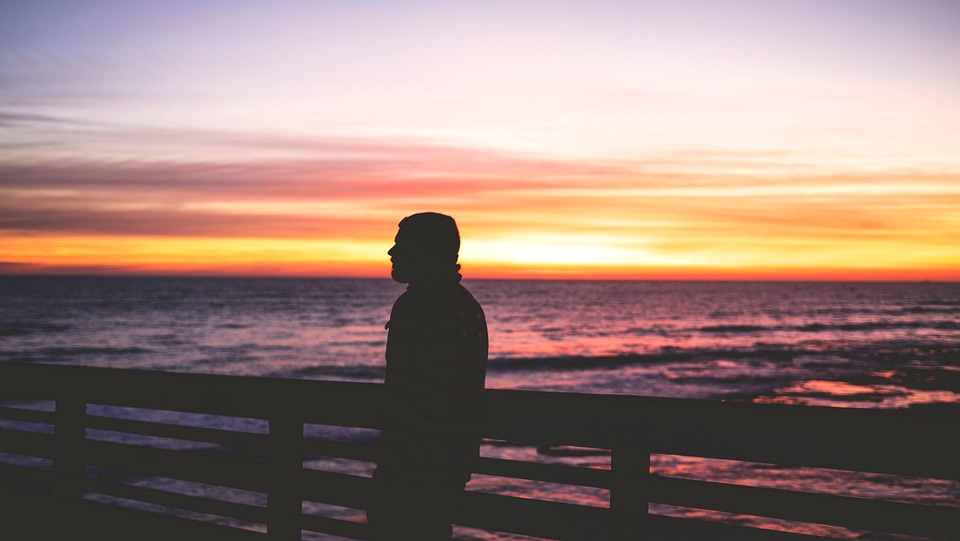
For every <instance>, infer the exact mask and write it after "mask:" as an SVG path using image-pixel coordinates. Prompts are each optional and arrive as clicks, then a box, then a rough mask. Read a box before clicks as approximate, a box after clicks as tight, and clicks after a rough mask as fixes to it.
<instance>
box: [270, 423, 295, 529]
mask: <svg viewBox="0 0 960 541" xmlns="http://www.w3.org/2000/svg"><path fill="white" fill-rule="evenodd" d="M278 406H279V405H278ZM269 422H270V434H269V445H270V451H269V453H268V460H269V471H270V482H269V492H268V493H267V520H268V523H267V534H268V537H269V539H270V540H271V541H294V540H296V541H299V539H300V529H301V527H300V522H301V521H300V516H301V505H302V499H303V497H302V490H301V484H302V475H301V474H302V470H303V421H302V418H301V417H300V415H299V414H298V412H297V411H295V409H294V408H292V407H286V408H285V407H276V408H274V411H273V414H272V415H271V417H270V419H269Z"/></svg>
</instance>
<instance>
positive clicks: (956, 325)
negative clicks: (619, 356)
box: [679, 320, 960, 334]
mask: <svg viewBox="0 0 960 541" xmlns="http://www.w3.org/2000/svg"><path fill="white" fill-rule="evenodd" d="M896 329H932V330H943V331H955V330H960V321H929V320H907V321H866V322H862V323H808V324H806V325H706V326H701V327H693V328H690V329H687V330H688V331H694V332H702V333H720V334H737V333H745V334H746V333H768V332H809V333H820V332H856V331H884V330H896ZM679 332H683V330H681V331H679Z"/></svg>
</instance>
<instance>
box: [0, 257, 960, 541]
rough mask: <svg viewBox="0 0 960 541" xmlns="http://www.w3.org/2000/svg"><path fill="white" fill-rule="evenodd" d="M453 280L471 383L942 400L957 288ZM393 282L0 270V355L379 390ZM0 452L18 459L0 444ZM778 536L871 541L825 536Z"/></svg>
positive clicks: (667, 463)
mask: <svg viewBox="0 0 960 541" xmlns="http://www.w3.org/2000/svg"><path fill="white" fill-rule="evenodd" d="M464 285H465V286H466V287H467V288H469V289H470V290H471V291H472V292H473V294H474V296H475V297H476V298H477V300H479V301H480V303H481V304H482V305H483V307H484V310H485V312H486V315H487V321H488V325H489V331H490V346H491V347H490V361H489V364H488V375H487V387H489V388H498V389H530V390H545V391H561V392H565V391H568V392H584V393H604V394H625V395H643V396H664V397H680V398H703V399H722V400H736V401H746V402H757V403H784V404H796V405H816V406H831V407H857V408H941V409H956V408H960V283H841V282H683V281H676V282H671V281H524V280H504V281H499V280H469V279H467V280H464ZM403 287H404V286H403V285H401V284H397V283H394V282H392V281H390V280H387V279H308V278H304V279H294V278H173V277H21V276H7V277H0V362H7V361H19V362H36V363H63V364H80V365H91V366H106V367H114V368H126V369H146V370H162V371H177V372H198V373H211V374H230V375H245V376H262V377H277V378H307V379H329V380H346V381H363V382H380V381H382V379H383V374H384V361H383V352H384V347H385V345H386V331H385V330H384V324H385V323H386V321H387V320H388V319H389V314H390V308H391V306H392V303H393V301H394V300H395V299H396V297H397V296H398V295H400V293H402V291H403ZM356 437H357V438H358V439H360V440H362V439H364V438H370V437H371V436H370V435H369V434H358V435H357V436H356ZM891 437H894V436H893V435H892V436H891ZM483 453H484V455H485V456H499V457H509V458H518V457H519V458H523V459H526V460H534V461H544V460H560V461H561V462H567V463H571V464H577V465H581V466H586V467H597V468H607V467H609V455H608V454H607V455H603V454H597V455H585V456H573V457H566V458H560V459H556V458H555V457H547V456H542V453H540V454H538V453H539V451H538V450H537V449H535V448H532V447H526V448H525V447H510V446H502V445H485V446H484V449H483ZM0 455H3V454H2V453H0ZM0 460H6V461H13V462H16V460H15V458H10V456H8V455H7V456H6V458H5V456H0ZM333 467H334V468H336V467H337V466H336V465H333ZM344 467H346V466H344ZM351 467H352V466H351ZM652 468H653V470H654V471H656V472H658V473H665V474H671V472H673V473H676V472H678V471H681V470H682V471H683V472H685V475H692V476H693V477H694V478H697V476H700V478H704V479H713V480H725V481H729V482H735V483H737V482H744V483H748V484H751V483H752V484H763V483H769V484H773V486H783V485H784V484H786V485H791V486H804V487H810V486H813V487H814V490H819V491H826V492H830V493H840V494H843V493H854V494H857V495H861V496H862V495H864V494H866V497H878V498H884V499H892V500H895V501H908V502H911V501H923V502H927V503H931V502H932V503H935V504H937V505H949V506H957V507H960V483H956V482H949V481H942V482H941V481H937V480H905V479H903V478H892V476H887V477H884V476H876V475H874V476H861V477H860V478H855V477H856V476H854V477H851V476H850V474H844V473H841V472H827V471H824V470H820V471H806V470H804V471H799V470H797V469H791V470H789V471H788V470H787V469H783V470H771V469H770V468H769V467H764V468H758V467H753V466H751V465H749V464H747V465H744V463H736V464H728V463H726V461H718V460H705V459H685V458H684V457H671V456H660V457H657V456H655V457H654V459H653V462H652ZM361 469H362V468H361ZM354 473H360V474H369V470H365V471H359V472H354ZM144 482H145V483H146V484H148V485H150V484H151V481H150V480H149V479H148V480H146V481H144ZM158 483H161V481H159V480H154V484H155V485H156V486H160V485H159V484H158ZM163 483H167V485H163V486H165V487H166V488H165V489H170V490H179V491H184V490H188V488H189V487H185V486H177V485H176V483H174V484H173V486H172V488H171V487H170V486H168V485H169V481H163ZM471 487H472V489H476V490H484V491H491V492H498V493H506V494H516V495H522V494H523V493H524V492H525V491H530V490H536V491H538V492H541V491H543V490H547V491H548V490H549V489H543V488H538V487H533V488H531V487H530V486H521V485H518V484H515V483H513V482H512V481H510V482H508V481H506V480H504V478H486V477H483V476H479V477H476V478H475V479H474V481H471V485H470V487H468V488H471ZM553 496H554V499H557V500H559V501H576V502H580V503H587V504H595V505H605V501H604V498H605V496H604V494H603V493H602V491H597V490H593V489H586V488H585V489H583V490H582V491H579V492H575V493H566V494H555V495H553ZM652 511H653V512H656V510H652ZM661 512H663V513H668V514H669V513H670V512H671V511H670V510H661ZM346 513H347V514H346V515H344V516H347V517H348V518H350V514H349V512H346ZM708 518H709V517H708ZM713 518H716V517H713ZM353 519H357V520H362V517H360V518H358V517H356V516H354V517H353ZM717 519H718V520H722V519H723V517H720V518H717ZM774 527H777V526H776V525H774ZM804 528H806V529H804ZM824 528H826V527H824ZM781 529H788V530H790V529H791V527H789V526H783V527H782V528H781ZM795 531H800V532H805V533H816V534H819V535H831V536H835V537H840V538H858V539H871V537H864V536H862V535H861V534H859V533H857V532H852V533H851V532H847V531H844V530H843V529H837V528H833V529H829V528H828V529H826V530H824V529H822V528H821V529H815V530H810V527H809V526H805V527H802V528H800V529H798V530H797V529H795ZM458 535H459V537H462V538H466V539H483V540H492V539H523V538H522V537H520V536H510V535H506V534H493V533H490V532H476V531H459V534H458ZM877 539H880V538H877ZM883 539H892V538H891V537H883Z"/></svg>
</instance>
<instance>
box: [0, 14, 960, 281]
mask: <svg viewBox="0 0 960 541" xmlns="http://www.w3.org/2000/svg"><path fill="white" fill-rule="evenodd" d="M641 4H643V3H634V2H615V1H602V2H601V1H598V2H591V3H578V2H553V3H541V2H530V3H519V4H517V3H499V2H491V3H489V4H484V6H483V7H480V6H479V5H478V6H476V7H465V6H459V7H453V6H451V7H450V8H449V9H443V10H440V9H437V8H436V6H435V5H432V4H430V3H426V2H409V3H405V4H404V6H403V7H402V9H401V7H398V6H397V5H394V4H390V3H385V4H377V3H373V4H371V5H370V6H367V7H366V8H364V9H360V8H358V7H351V6H339V7H331V6H326V5H320V4H318V5H316V6H312V7H310V6H305V5H303V4H302V3H291V4H290V5H287V6H285V8H283V9H280V8H271V9H269V10H266V9H264V8H258V7H255V6H234V7H232V8H231V7H225V6H222V5H220V4H219V3H214V2H182V3H180V2H173V3H172V4H170V5H169V6H167V7H165V8H164V9H163V10H159V9H157V10H155V9H153V8H149V7H146V5H139V6H138V5H136V3H129V4H124V3H119V4H116V5H111V6H106V4H104V5H100V4H96V5H94V6H92V7H88V8H80V7H78V6H77V5H75V4H74V3H68V2H64V3H62V5H61V6H59V7H60V9H54V10H51V9H41V8H40V7H39V6H34V7H30V6H31V5H30V4H23V5H17V6H13V5H4V6H3V7H0V73H2V75H0V273H6V274H20V273H54V274H56V273H91V274H103V273H108V274H113V273H148V274H167V273H173V274H203V275H210V274H227V275H235V274H239V275H296V276H382V277H386V276H388V275H389V262H388V260H387V256H386V250H387V249H388V248H389V247H390V245H391V243H392V239H393V236H394V234H395V228H396V224H397V222H398V221H399V220H400V219H401V218H403V217H404V216H406V215H409V214H412V213H415V212H420V211H428V210H429V211H437V212H444V213H447V214H450V215H452V216H454V217H455V218H456V219H457V221H458V223H459V225H460V228H461V234H462V237H463V242H462V249H461V263H462V265H463V273H464V275H465V276H466V277H468V278H480V277H484V278H489V277H536V278H543V277H546V278H625V279H645V278H655V279H799V280H803V279H812V280H859V279H864V280H924V279H930V280H960V233H958V232H960V77H958V71H957V70H956V66H957V65H960V34H958V33H957V32H955V28H956V24H955V23H958V22H960V8H958V7H957V6H958V5H957V4H956V3H951V2H939V1H933V0H931V1H930V2H924V3H922V4H919V5H918V4H916V3H912V2H904V3H898V2H884V3H881V4H880V5H877V4H875V3H871V2H866V3H857V2H851V3H836V2H828V1H822V2H821V1H816V0H810V1H804V2H783V3H777V5H776V6H771V5H770V4H765V3H756V2H749V1H746V0H743V1H737V0H730V1H725V2H700V1H697V0H683V1H678V2H676V3H663V5H659V6H656V7H653V6H648V5H646V4H643V5H641ZM841 4H842V5H841ZM814 37H815V39H814Z"/></svg>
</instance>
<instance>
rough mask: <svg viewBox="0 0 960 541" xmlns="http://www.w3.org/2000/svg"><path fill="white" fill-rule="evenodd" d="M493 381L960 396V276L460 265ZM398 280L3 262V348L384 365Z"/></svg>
mask: <svg viewBox="0 0 960 541" xmlns="http://www.w3.org/2000/svg"><path fill="white" fill-rule="evenodd" d="M464 285H466V286H467V287H468V288H469V289H470V290H471V291H472V292H473V293H474V296H476V298H477V300H479V301H480V302H481V304H482V305H483V307H484V310H485V311H486V315H487V321H488V325H489V330H490V362H489V372H488V379H487V386H488V387H491V388H501V389H532V390H549V391H575V392H587V393H613V394H629V395H645V396H669V397H681V398H707V399H729V400H745V401H753V402H780V403H790V404H805V405H826V406H836V407H880V408H903V407H917V406H924V405H930V404H960V284H958V283H836V282H809V283H801V282H657V281H636V282H631V281H522V280H505V281H498V280H465V281H464ZM403 287H404V286H403V285H401V284H397V283H395V282H392V281H390V280H386V279H384V280H379V279H292V278H160V277H0V362H3V361H26V362H43V363H67V364H83V365H93V366H107V367H115V368H137V369H147V370H165V371H178V372H202V373H212V374H231V375H248V376H265V377H281V378H309V379H334V380H350V381H369V382H378V381H382V379H383V369H384V361H383V351H384V346H385V345H386V331H385V330H384V324H385V323H386V321H387V320H388V319H389V315H390V308H391V306H392V304H393V301H394V300H395V299H396V297H397V296H398V295H400V293H402V291H403Z"/></svg>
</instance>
